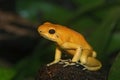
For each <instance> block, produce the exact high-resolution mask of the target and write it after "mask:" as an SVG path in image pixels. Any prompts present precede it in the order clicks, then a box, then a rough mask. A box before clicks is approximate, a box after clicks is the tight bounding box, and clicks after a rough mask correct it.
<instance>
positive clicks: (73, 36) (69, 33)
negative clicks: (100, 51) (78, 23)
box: [57, 25, 92, 49]
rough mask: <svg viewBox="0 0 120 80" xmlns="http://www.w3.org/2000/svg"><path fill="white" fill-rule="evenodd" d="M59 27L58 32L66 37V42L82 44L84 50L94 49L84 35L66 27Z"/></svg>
mask: <svg viewBox="0 0 120 80" xmlns="http://www.w3.org/2000/svg"><path fill="white" fill-rule="evenodd" d="M57 26H58V28H59V29H58V30H60V32H61V33H62V36H64V38H65V39H66V40H65V41H68V42H72V43H76V44H80V45H81V46H82V47H83V48H87V49H92V48H91V46H90V45H89V44H88V42H87V41H86V39H85V38H84V37H83V36H82V34H80V33H78V32H76V31H75V30H73V29H70V28H68V27H66V26H61V25H57Z"/></svg>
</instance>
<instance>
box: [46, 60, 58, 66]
mask: <svg viewBox="0 0 120 80" xmlns="http://www.w3.org/2000/svg"><path fill="white" fill-rule="evenodd" d="M59 61H60V60H55V61H53V62H51V63H49V64H47V66H51V65H53V64H56V63H58V62H59Z"/></svg>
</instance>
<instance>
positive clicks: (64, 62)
mask: <svg viewBox="0 0 120 80" xmlns="http://www.w3.org/2000/svg"><path fill="white" fill-rule="evenodd" d="M69 62H71V59H68V60H60V62H59V64H68V63H69Z"/></svg>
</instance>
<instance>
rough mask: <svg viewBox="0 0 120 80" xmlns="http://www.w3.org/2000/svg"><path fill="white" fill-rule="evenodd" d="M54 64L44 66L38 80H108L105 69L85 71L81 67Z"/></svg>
mask: <svg viewBox="0 0 120 80" xmlns="http://www.w3.org/2000/svg"><path fill="white" fill-rule="evenodd" d="M63 66H64V64H59V63H57V64H54V65H51V66H43V67H42V68H41V69H40V70H39V73H38V75H37V78H36V80H106V76H107V75H106V72H105V70H103V69H100V70H98V71H88V70H83V68H84V67H83V66H81V65H78V64H76V65H69V66H66V67H63Z"/></svg>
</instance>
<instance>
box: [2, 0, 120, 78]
mask: <svg viewBox="0 0 120 80" xmlns="http://www.w3.org/2000/svg"><path fill="white" fill-rule="evenodd" d="M67 2H68V3H73V4H74V5H72V4H71V6H76V7H74V9H68V8H67V7H65V6H62V5H59V4H57V0H51V1H49V0H48V1H46V0H29V1H28V0H17V1H16V10H17V12H18V13H19V14H20V15H21V16H23V17H25V18H27V19H28V20H30V21H31V22H33V23H34V22H35V23H37V22H44V21H51V22H54V23H58V24H62V25H66V26H69V27H71V28H73V29H75V30H76V31H78V32H81V33H82V34H84V36H85V37H86V38H87V40H88V42H89V43H90V44H91V45H92V46H93V48H94V49H95V50H96V51H97V52H98V58H99V59H100V60H101V61H102V62H103V64H104V65H108V66H109V65H111V62H110V60H111V57H110V56H111V55H115V54H116V55H117V53H114V52H116V51H120V16H119V14H120V4H119V3H120V1H119V0H106V1H105V0H70V1H69V0H67ZM63 3H64V1H63ZM66 5H67V4H66ZM36 31H37V30H36ZM54 48H55V46H54V45H53V43H52V44H51V42H49V41H47V40H45V39H40V42H39V44H38V46H36V48H35V50H34V52H33V54H32V55H30V56H28V57H26V58H25V59H23V60H21V61H20V62H18V63H17V64H16V65H15V66H14V69H6V68H0V69H1V70H0V76H2V77H0V80H10V79H11V78H13V80H24V79H27V78H29V77H34V76H35V75H36V74H37V71H38V69H39V68H40V66H41V65H43V64H45V63H48V62H50V61H52V60H53V59H54V58H53V56H54ZM51 56H52V57H51ZM114 58H116V59H115V61H113V64H112V68H111V70H110V73H109V76H108V77H109V78H108V80H113V79H114V80H118V79H120V78H119V74H120V69H119V67H120V53H119V54H118V55H117V57H116V56H114ZM103 67H105V68H108V67H106V66H103Z"/></svg>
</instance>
